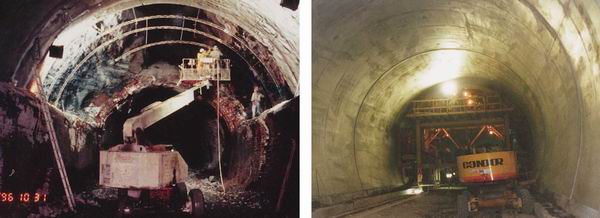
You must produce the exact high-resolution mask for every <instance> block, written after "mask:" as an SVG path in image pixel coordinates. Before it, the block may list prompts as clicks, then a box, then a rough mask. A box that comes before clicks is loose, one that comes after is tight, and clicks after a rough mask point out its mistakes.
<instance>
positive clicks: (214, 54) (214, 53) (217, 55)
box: [208, 45, 223, 60]
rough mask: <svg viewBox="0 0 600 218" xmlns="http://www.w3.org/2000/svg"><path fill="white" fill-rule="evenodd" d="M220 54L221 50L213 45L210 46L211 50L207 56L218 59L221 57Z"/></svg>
mask: <svg viewBox="0 0 600 218" xmlns="http://www.w3.org/2000/svg"><path fill="white" fill-rule="evenodd" d="M221 55H223V53H221V50H219V47H217V46H216V45H215V46H213V47H212V51H210V54H209V55H208V56H209V57H211V58H214V59H216V60H218V59H221Z"/></svg>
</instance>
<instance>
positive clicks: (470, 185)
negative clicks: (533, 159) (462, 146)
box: [457, 150, 534, 217]
mask: <svg viewBox="0 0 600 218" xmlns="http://www.w3.org/2000/svg"><path fill="white" fill-rule="evenodd" d="M457 164H458V175H459V180H460V182H462V183H463V184H465V185H466V186H467V190H465V191H464V192H463V193H462V194H461V195H459V196H458V197H457V211H458V217H468V216H469V215H470V214H471V213H474V212H477V211H479V210H480V209H483V208H513V209H518V210H520V211H521V212H523V213H527V214H532V213H533V203H534V202H533V199H532V197H531V194H530V193H529V191H528V190H527V189H524V188H521V187H520V185H519V183H518V182H517V158H516V154H515V152H514V151H512V150H508V151H503V150H494V151H491V152H489V151H484V152H480V153H474V154H467V155H460V156H458V157H457Z"/></svg>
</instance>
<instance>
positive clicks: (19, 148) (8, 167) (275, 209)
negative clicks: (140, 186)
mask: <svg viewBox="0 0 600 218" xmlns="http://www.w3.org/2000/svg"><path fill="white" fill-rule="evenodd" d="M5 6H6V8H5V10H6V11H7V13H4V14H3V15H2V21H1V22H0V26H1V27H2V29H3V30H6V31H2V33H0V35H1V36H0V48H2V50H3V51H5V52H3V53H2V55H0V56H1V58H0V59H1V61H0V63H1V64H0V66H2V67H1V68H2V70H0V80H1V83H0V87H1V88H0V89H1V91H0V94H1V96H2V99H1V103H0V111H1V112H0V115H1V117H2V121H1V122H0V125H2V129H4V130H3V131H2V133H1V134H0V147H1V148H0V175H1V176H0V178H2V179H1V183H0V189H1V190H2V193H3V194H4V195H8V194H9V193H10V194H14V195H15V196H17V195H21V196H19V197H20V199H16V198H15V199H16V200H15V201H20V202H19V204H17V203H16V202H15V203H14V204H12V201H13V200H11V201H10V203H9V202H8V200H6V201H7V202H5V203H3V205H0V214H8V215H10V216H11V217H22V216H27V215H30V216H69V217H90V216H106V217H108V216H113V215H114V211H115V210H116V209H118V208H117V207H119V208H120V207H121V206H120V202H119V203H118V202H117V201H118V200H119V199H120V198H121V195H120V193H121V191H119V190H116V189H114V188H110V187H103V186H102V185H99V177H100V175H99V169H102V166H100V165H101V164H100V163H99V161H101V160H100V159H101V158H100V157H99V156H100V154H99V153H100V152H101V151H106V150H109V149H111V148H112V147H114V146H116V145H120V144H127V143H130V142H129V141H127V140H126V139H124V134H123V132H124V131H125V129H124V125H125V123H126V121H127V120H128V119H131V118H133V117H136V116H140V115H142V114H144V113H146V112H147V111H151V110H154V109H155V108H156V107H158V106H157V105H161V103H162V102H167V101H169V99H172V98H174V97H176V96H180V95H182V94H185V93H187V92H189V90H190V89H195V90H194V92H193V93H194V97H193V99H192V100H191V102H190V103H189V104H186V105H184V106H182V107H181V108H180V109H177V110H176V111H175V112H173V113H172V114H169V115H168V116H166V117H164V118H161V119H160V120H158V121H157V122H156V123H154V124H152V125H151V126H147V127H146V128H145V129H143V130H140V131H141V132H136V137H137V138H136V140H137V141H136V143H140V144H142V145H145V146H154V145H168V146H172V147H168V148H172V149H173V150H172V151H178V152H179V153H180V154H181V157H182V159H183V161H185V163H186V164H187V166H188V172H187V174H188V178H186V179H185V181H184V183H185V186H186V187H187V190H190V189H199V190H201V191H202V192H203V198H204V205H203V208H204V210H205V213H206V214H205V215H206V216H207V217H235V216H239V215H241V214H246V215H248V216H287V217H297V216H299V215H298V213H299V212H298V210H299V209H298V204H299V203H298V201H299V199H298V193H299V190H298V187H299V184H298V182H297V180H298V177H299V175H298V168H299V163H298V162H299V154H298V152H297V150H298V149H297V146H298V145H297V143H298V141H299V139H298V131H299V130H298V127H297V126H298V125H299V124H298V123H299V120H298V110H299V95H300V93H299V86H298V78H299V76H298V75H299V67H298V63H299V57H298V49H299V47H298V41H299V39H298V11H297V7H298V1H281V2H279V1H221V0H214V1H213V0H211V1H183V0H159V1H156V0H142V1H139V0H136V1H133V0H132V1H129V0H127V1H114V0H98V1H11V2H7V3H6V5H5ZM205 50H208V51H215V50H216V51H219V52H220V55H219V57H220V58H221V59H222V60H223V61H226V62H223V63H225V64H222V65H219V66H217V67H219V69H224V70H227V72H229V75H228V77H225V78H223V77H222V75H221V74H219V75H220V76H219V77H211V78H210V79H206V81H208V84H204V83H202V84H203V85H201V87H199V88H194V87H197V86H198V85H199V84H200V83H198V82H197V81H195V80H192V82H189V81H188V80H184V79H182V78H184V75H183V74H184V73H183V70H184V68H185V65H184V60H185V59H196V58H197V55H198V56H199V55H200V54H201V52H202V51H205ZM198 58H199V57H198ZM211 66H212V65H211ZM253 91H254V92H259V93H261V94H262V95H263V96H264V97H263V98H262V100H260V99H259V101H260V109H261V110H260V111H258V113H257V114H256V115H254V114H253V112H254V111H253V109H252V104H253V103H252V101H254V100H253V99H252V98H253V97H252V96H253ZM171 106H172V105H171ZM172 107H175V106H172ZM44 108H48V111H49V112H48V114H49V116H50V119H47V118H46V117H45V116H44V115H45V109H44ZM50 127H52V128H50ZM136 131H138V130H137V129H136ZM52 135H55V138H56V140H57V144H58V149H59V151H57V152H58V154H57V152H56V151H55V149H54V148H53V146H54V143H53V137H52ZM53 153H54V154H53ZM56 155H59V156H61V157H60V158H57V156H56ZM59 159H60V162H64V163H62V164H60V163H59ZM149 167H151V166H149ZM61 169H64V172H65V175H63V173H62V171H61ZM173 173H174V174H175V172H173ZM174 177H175V176H174ZM65 178H66V180H67V181H66V182H65V181H64V180H65ZM67 183H69V189H70V191H69V190H68V189H67V188H66V186H67V185H65V184H67ZM19 193H20V194H19ZM23 193H30V194H31V195H32V196H33V195H34V194H39V193H45V194H46V195H44V196H45V197H48V199H47V201H46V199H44V203H43V204H38V203H37V202H36V203H35V204H34V203H30V202H29V201H25V200H23V197H22V195H23ZM68 193H72V194H71V195H73V196H74V197H73V202H74V206H71V205H70V203H69V204H67V201H69V194H68ZM11 199H12V197H11ZM65 199H66V200H65ZM3 202H4V201H3ZM118 204H119V205H118ZM119 210H120V209H119ZM149 211H150V210H149ZM170 212H171V211H162V210H158V211H157V212H156V214H154V216H159V217H160V216H163V217H164V216H180V215H181V214H175V215H173V214H170Z"/></svg>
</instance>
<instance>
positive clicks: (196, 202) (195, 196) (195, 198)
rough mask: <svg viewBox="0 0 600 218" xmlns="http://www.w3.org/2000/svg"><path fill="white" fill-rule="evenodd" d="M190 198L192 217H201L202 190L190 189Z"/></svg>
mask: <svg viewBox="0 0 600 218" xmlns="http://www.w3.org/2000/svg"><path fill="white" fill-rule="evenodd" d="M190 198H191V200H192V217H202V215H203V214H204V195H202V191H200V190H199V189H192V190H191V191H190Z"/></svg>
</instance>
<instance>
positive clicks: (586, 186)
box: [312, 0, 600, 217]
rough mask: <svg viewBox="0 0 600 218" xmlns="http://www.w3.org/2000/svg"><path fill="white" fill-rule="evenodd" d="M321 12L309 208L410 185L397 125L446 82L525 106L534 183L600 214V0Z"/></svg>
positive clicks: (345, 4)
mask: <svg viewBox="0 0 600 218" xmlns="http://www.w3.org/2000/svg"><path fill="white" fill-rule="evenodd" d="M313 14H314V17H313V20H312V22H313V53H312V54H313V57H312V61H313V68H312V72H313V74H312V75H313V76H312V87H313V90H312V93H313V97H312V115H313V118H312V136H313V139H312V144H313V150H312V160H313V171H312V187H313V192H312V200H313V209H322V210H321V211H320V212H322V213H316V212H314V211H313V216H314V215H318V214H321V215H323V214H329V215H332V214H336V213H337V214H339V213H341V212H342V211H348V210H350V209H351V208H355V207H359V206H357V205H361V204H362V205H370V203H372V202H385V201H386V199H389V198H387V197H389V196H392V195H393V194H391V193H394V192H395V191H398V190H405V189H407V188H409V187H410V184H409V185H407V183H410V179H413V180H415V179H416V178H410V177H411V176H410V175H413V176H412V177H414V175H415V173H414V172H413V173H412V174H410V173H409V174H407V173H405V172H404V171H402V168H403V167H402V163H403V161H402V160H401V157H402V155H403V154H402V152H403V151H405V152H407V149H405V147H406V146H407V145H406V144H407V143H404V144H403V143H402V142H399V141H398V140H397V138H398V136H399V135H402V134H410V135H412V136H413V137H414V133H402V131H401V130H399V129H401V128H399V126H402V124H401V123H410V122H413V123H414V122H415V121H414V119H413V120H411V119H410V118H408V117H407V114H408V113H409V111H410V107H411V105H412V104H413V102H414V101H415V100H420V99H422V98H423V97H424V96H426V95H427V93H432V92H440V87H442V86H443V85H444V84H446V83H449V82H455V83H456V86H457V87H458V90H462V89H463V88H465V87H467V86H473V85H476V84H479V85H485V86H487V87H488V88H491V89H494V90H495V91H496V92H497V93H499V94H500V95H502V96H504V98H505V100H506V101H507V102H510V104H512V105H514V107H515V108H518V111H520V112H519V113H518V114H519V115H520V117H521V118H518V119H517V120H521V121H525V122H521V124H517V123H514V124H515V125H511V128H512V129H511V130H514V131H516V132H522V136H520V137H521V138H523V141H522V142H523V143H526V144H524V145H522V146H523V147H528V148H529V150H530V151H529V153H528V157H526V158H521V159H523V160H527V161H528V162H530V167H529V169H530V171H531V172H532V175H531V179H533V180H534V181H535V182H534V184H532V185H531V186H530V188H529V190H530V191H531V192H535V193H537V194H538V195H539V196H543V197H539V198H544V199H547V200H548V201H549V202H552V203H553V204H554V205H557V206H556V207H557V208H561V209H562V210H564V211H566V213H569V214H572V215H574V216H576V217H596V216H598V214H599V213H598V204H599V203H600V199H599V198H598V189H597V188H596V187H595V184H597V178H598V174H599V173H600V171H598V170H595V169H596V167H595V166H596V159H597V158H596V157H595V156H596V154H597V152H598V149H599V148H600V147H599V146H597V144H598V142H599V138H598V134H597V132H596V131H595V130H594V129H595V128H596V124H595V123H597V121H598V119H599V118H600V117H599V116H598V113H597V112H596V108H598V100H597V99H598V97H597V96H598V93H599V92H598V89H597V87H596V86H597V84H599V83H598V73H599V72H600V65H599V58H600V42H599V41H598V39H600V35H599V31H600V23H599V20H600V4H599V2H598V1H590V0H570V1H553V0H547V1H546V0H544V1H530V0H520V1H443V0H442V1H385V0H384V1H364V2H363V1H361V2H358V1H314V2H313ZM469 81H470V82H469ZM513 114H515V113H514V112H513ZM406 125H407V126H408V127H411V128H412V126H410V124H406ZM412 125H414V124H412ZM517 128H518V129H521V130H518V129H517ZM407 129H410V128H407ZM412 131H414V128H413V130H412ZM411 146H412V147H413V149H414V143H413V144H412V145H411ZM409 147H410V146H409ZM407 175H408V176H407ZM454 200H455V199H454ZM454 200H451V201H454ZM348 202H354V203H348ZM335 205H338V207H335ZM339 205H342V206H339ZM452 207H454V206H452ZM323 208H329V209H330V210H328V212H327V211H325V209H323ZM349 208H350V209H349ZM435 208H436V207H429V208H428V209H423V210H426V211H431V212H432V213H434V210H436V209H435ZM318 211H319V210H317V212H318ZM332 211H336V212H332ZM389 211H393V210H391V209H390V210H388V213H392V212H389ZM396 211H400V210H396ZM382 213H383V212H382ZM392 214H393V213H392ZM400 214H402V213H400ZM372 215H373V214H372ZM388 215H390V214H388ZM394 215H396V216H400V215H399V214H398V213H396V214H394ZM325 216H327V215H323V217H325ZM405 216H407V217H408V216H410V215H405ZM413 216H414V215H413ZM432 216H433V215H432Z"/></svg>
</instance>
